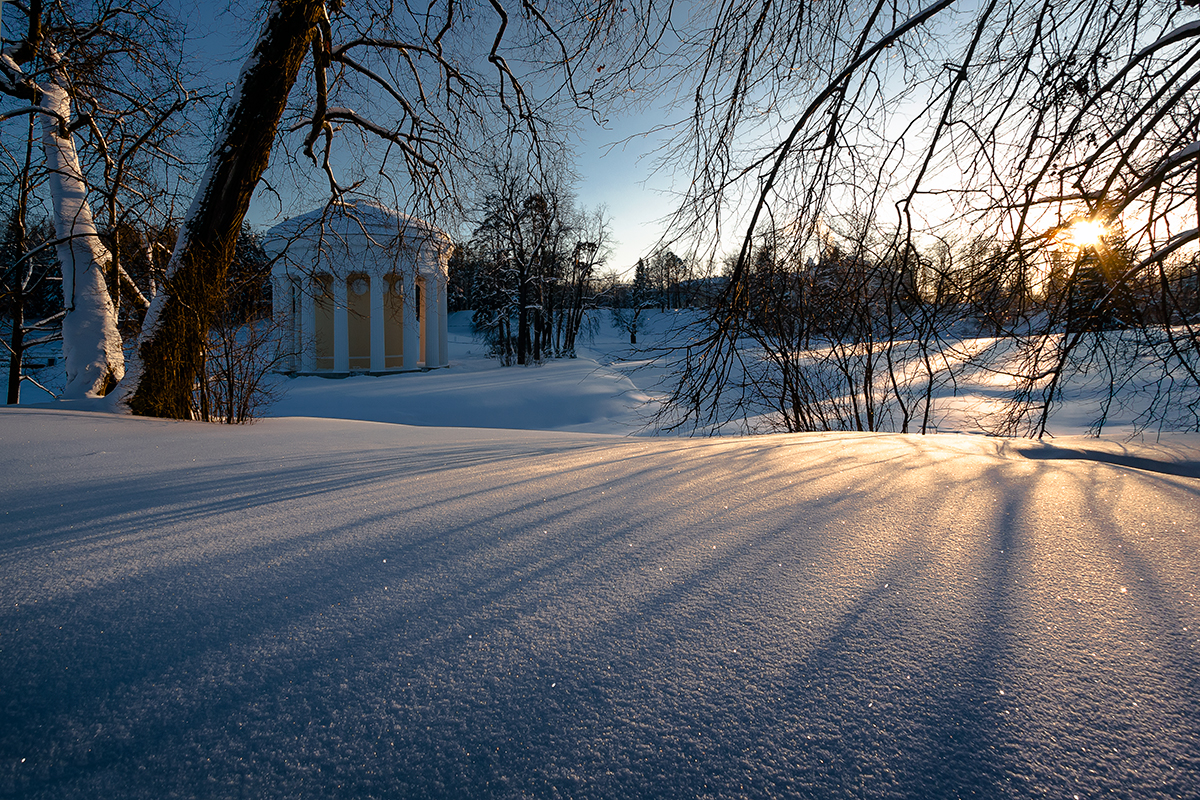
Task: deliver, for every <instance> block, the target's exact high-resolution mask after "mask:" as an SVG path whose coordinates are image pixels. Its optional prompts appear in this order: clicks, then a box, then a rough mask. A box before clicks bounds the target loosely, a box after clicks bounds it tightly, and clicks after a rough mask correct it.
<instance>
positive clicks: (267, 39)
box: [127, 0, 325, 419]
mask: <svg viewBox="0 0 1200 800" xmlns="http://www.w3.org/2000/svg"><path fill="white" fill-rule="evenodd" d="M324 15H325V2H324V0H276V2H274V3H272V5H271V10H270V11H269V12H268V18H267V22H266V25H265V26H264V28H263V32H262V35H261V36H260V37H259V40H258V44H257V45H256V46H255V48H254V52H253V53H251V55H250V57H249V59H247V61H246V64H245V65H244V66H243V67H242V73H241V76H240V77H239V79H238V92H237V94H235V96H234V98H233V99H232V101H231V102H230V109H229V117H228V119H227V121H226V123H225V127H224V130H223V131H222V133H221V135H220V136H219V137H218V138H217V140H216V142H215V143H214V146H213V150H212V154H211V156H210V157H209V165H208V171H207V173H206V174H205V176H204V178H203V179H202V180H201V182H200V186H199V189H198V191H197V193H196V196H195V198H194V199H193V200H192V205H191V208H190V209H189V210H188V214H187V217H186V219H185V220H184V222H183V226H182V228H181V230H180V232H179V241H178V242H177V243H176V245H175V252H174V253H173V254H172V256H171V262H170V264H169V265H168V267H167V274H166V278H165V280H164V281H163V285H162V288H161V291H160V292H159V293H158V295H157V296H156V297H155V298H154V301H153V302H152V303H151V306H150V311H149V312H148V313H147V315H146V321H145V324H144V326H143V329H142V336H141V339H140V340H139V342H138V361H139V362H140V364H139V365H138V373H139V374H138V375H136V376H135V380H136V384H135V385H133V386H131V387H130V392H131V394H129V395H127V398H128V399H127V402H128V403H129V407H130V409H131V410H132V411H133V413H135V414H142V415H145V416H152V417H173V418H176V419H187V418H190V417H191V416H193V408H194V401H193V389H194V387H195V385H196V383H197V381H199V380H201V379H202V377H203V371H204V351H205V346H206V343H207V338H208V331H209V329H210V328H211V326H212V322H213V319H214V315H215V314H216V313H217V312H218V311H219V310H220V308H221V306H222V304H223V302H224V300H225V293H226V286H225V284H226V278H227V273H228V270H229V264H230V262H231V261H232V259H233V252H234V247H235V245H236V243H237V237H238V232H239V231H240V230H241V227H242V219H243V217H245V215H246V209H247V208H248V207H249V205H250V197H251V195H252V194H253V193H254V187H255V186H256V185H257V184H258V181H259V178H260V177H262V173H263V171H264V170H265V169H266V167H267V161H268V159H269V157H270V154H271V146H272V144H273V143H274V141H275V133H276V130H277V128H278V126H279V120H280V118H281V117H282V116H283V112H284V108H285V106H286V104H287V98H288V94H289V93H290V92H291V90H292V85H293V84H294V83H295V81H296V75H297V74H298V73H299V71H300V66H301V64H302V63H303V62H304V58H305V56H306V54H307V51H308V46H309V44H310V42H311V41H312V39H313V35H314V32H315V31H316V28H317V25H318V22H319V21H320V20H321V19H322V18H323V17H324Z"/></svg>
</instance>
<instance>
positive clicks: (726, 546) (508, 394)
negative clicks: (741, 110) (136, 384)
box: [0, 326, 1200, 798]
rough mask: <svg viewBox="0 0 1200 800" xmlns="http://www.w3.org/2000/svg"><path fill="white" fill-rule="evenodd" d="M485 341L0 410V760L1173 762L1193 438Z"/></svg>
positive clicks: (821, 774)
mask: <svg viewBox="0 0 1200 800" xmlns="http://www.w3.org/2000/svg"><path fill="white" fill-rule="evenodd" d="M477 351H478V345H476V344H474V343H473V342H471V341H470V340H469V337H466V335H465V332H464V331H463V330H462V328H461V326H459V327H458V328H457V329H456V332H455V334H454V343H453V344H452V351H451V353H452V367H451V368H450V369H447V370H441V371H435V372H430V373H426V374H421V375H408V376H395V377H386V378H351V379H346V380H340V381H339V380H322V379H315V378H314V379H301V380H297V381H291V382H289V384H288V386H289V391H288V393H287V396H286V398H285V399H284V400H282V401H281V402H280V403H279V404H278V405H277V406H276V407H275V409H274V411H273V414H274V415H276V416H274V417H273V418H269V419H265V420H262V421H260V422H258V423H256V424H254V425H252V426H248V427H231V426H220V425H206V424H199V423H183V422H168V421H162V420H151V419H141V418H132V417H127V416H119V415H114V414H105V413H96V412H89V411H85V410H80V409H78V408H70V407H63V406H49V407H47V406H41V407H20V408H10V409H0V471H2V473H3V475H4V476H5V477H4V480H3V482H2V483H0V500H2V508H3V511H0V519H2V520H3V522H2V524H0V797H22V798H25V797H30V798H32V797H45V798H51V797H53V798H85V797H86V798H91V797H134V798H169V797H206V798H207V797H214V798H216V797H254V798H258V797H280V798H283V797H288V798H293V797H314V798H315V797H320V798H326V797H347V798H366V797H380V798H396V797H485V798H486V797H498V798H499V797H503V798H508V797H514V798H515V797H573V798H593V797H594V798H626V797H628V798H634V797H678V798H699V797H797V796H798V797H813V798H825V797H835V798H837V797H967V796H974V797H1062V798H1071V797H1075V796H1078V797H1081V798H1083V797H1098V796H1102V795H1103V796H1118V797H1131V798H1143V797H1146V798H1158V797H1162V798H1167V797H1172V798H1174V797H1189V796H1195V795H1196V792H1197V788H1196V787H1197V786H1200V652H1198V650H1200V608H1198V606H1197V598H1196V595H1197V593H1200V586H1198V584H1200V437H1197V436H1196V435H1180V434H1172V435H1167V436H1164V437H1162V438H1161V439H1160V440H1158V441H1156V442H1151V443H1136V442H1134V443H1126V442H1122V441H1120V440H1116V439H1101V440H1095V439H1084V438H1076V437H1072V436H1061V437H1059V438H1058V439H1056V440H1054V442H1053V443H1052V444H1038V443H1033V442H1026V441H1006V440H997V439H989V438H985V437H981V436H969V435H955V434H951V435H946V434H943V435H937V436H928V437H917V436H902V435H868V434H807V435H777V436H767V437H752V438H737V437H729V438H722V439H681V438H669V437H646V436H635V437H631V436H614V435H612V434H627V433H631V432H636V431H639V430H641V428H642V424H643V421H644V414H645V410H646V409H645V407H644V406H643V405H642V401H644V400H645V399H647V398H648V397H650V396H652V394H653V392H652V391H651V390H650V389H649V386H650V384H649V383H646V382H645V381H646V380H647V379H648V378H652V377H653V373H652V372H632V373H631V372H630V371H629V369H630V367H631V366H632V364H633V361H632V357H629V358H625V357H622V355H621V354H620V353H619V352H617V349H616V342H615V339H614V340H613V341H611V342H608V343H605V342H604V341H603V337H601V339H600V340H599V341H598V342H597V343H596V345H595V346H594V348H593V349H592V350H590V351H588V352H584V353H582V354H581V355H583V356H585V357H583V358H580V359H576V360H575V361H565V362H557V363H553V364H548V365H546V366H543V367H539V368H536V369H522V370H515V369H507V370H506V369H500V368H498V367H495V366H494V365H492V364H491V363H490V362H487V361H485V360H483V359H482V358H481V357H480V356H481V354H480V353H478V352H477ZM456 353H457V355H455V354H456ZM638 387H642V388H638ZM581 431H582V432H581Z"/></svg>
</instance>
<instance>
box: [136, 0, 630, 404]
mask: <svg viewBox="0 0 1200 800" xmlns="http://www.w3.org/2000/svg"><path fill="white" fill-rule="evenodd" d="M514 10H515V9H514ZM624 11H625V7H624V6H622V5H621V4H618V3H616V2H609V1H608V0H606V1H605V2H602V3H599V4H595V3H583V2H578V1H577V0H559V1H558V2H554V3H551V4H548V5H547V6H544V7H543V6H539V5H534V4H530V3H524V4H522V5H521V6H520V8H519V13H513V14H510V10H509V8H508V7H506V5H505V4H504V3H502V2H500V1H499V0H489V2H487V3H481V2H469V3H466V4H461V3H454V2H445V3H443V2H435V3H432V4H429V5H427V6H421V7H420V8H416V7H412V6H402V5H398V4H394V3H391V2H388V0H368V1H367V2H363V3H356V4H354V5H353V6H350V7H347V8H343V6H342V3H341V2H340V0H278V2H276V3H274V4H272V6H271V7H270V10H269V12H268V14H267V19H266V22H265V24H264V27H263V32H262V34H261V35H260V36H259V39H258V43H257V45H256V46H255V49H254V52H253V53H252V55H251V56H250V58H249V60H248V61H247V62H246V65H245V66H244V68H243V70H242V74H241V78H240V80H239V85H238V90H237V93H236V94H235V95H234V97H233V98H232V99H231V101H230V103H229V109H228V119H227V121H226V123H225V125H224V128H223V129H222V131H221V132H220V133H219V134H218V135H217V137H216V140H215V143H214V147H213V150H212V156H211V159H210V164H209V169H208V171H207V173H206V175H205V178H204V180H203V181H202V182H201V184H200V187H199V191H198V192H197V195H196V197H195V200H194V201H193V204H192V207H191V210H190V211H189V213H188V215H187V216H186V218H185V220H184V223H183V226H182V229H181V231H180V237H179V242H178V244H177V246H176V250H175V254H174V256H173V257H172V260H171V265H170V267H169V268H168V273H167V276H166V280H165V283H164V287H163V291H161V292H160V293H159V295H158V297H156V298H155V301H154V303H153V304H152V306H151V309H150V312H149V315H148V317H147V323H146V327H145V330H144V332H143V336H142V339H141V341H140V344H139V360H140V365H141V366H140V369H139V370H138V375H137V382H136V384H135V385H130V386H129V387H128V389H127V392H128V393H129V404H130V407H131V408H132V409H133V410H134V411H135V412H136V413H140V414H149V415H163V416H174V417H186V416H189V415H191V414H192V413H193V409H192V402H193V401H192V392H191V388H192V385H193V384H194V382H195V380H196V376H197V374H198V370H199V369H200V364H201V361H202V351H203V347H204V333H205V331H206V330H207V329H208V328H209V327H210V325H211V320H212V317H213V313H214V312H213V303H214V297H213V291H214V287H220V286H222V285H223V283H224V279H225V274H224V271H225V269H226V265H227V264H228V262H229V259H230V257H231V248H232V246H233V242H234V240H235V238H236V234H237V231H238V230H239V229H240V226H241V222H242V218H243V216H244V214H245V212H246V209H247V207H248V205H249V201H250V197H251V194H252V192H253V190H254V188H255V186H256V185H257V183H258V181H259V179H260V177H261V176H262V173H263V170H264V169H265V167H266V164H267V161H268V158H269V156H270V154H271V149H272V145H273V144H274V142H275V141H276V134H277V131H278V130H279V128H280V125H281V124H285V125H289V126H290V127H292V128H293V129H295V130H296V131H297V133H298V134H301V133H302V134H303V139H302V141H301V142H300V143H299V144H300V147H301V149H302V150H303V151H304V152H305V153H306V154H308V155H310V156H311V158H312V160H313V161H314V163H315V164H316V165H317V166H318V167H319V168H320V169H322V170H323V171H324V173H325V174H326V176H327V178H328V181H329V185H330V189H331V191H332V192H333V193H334V194H335V195H336V194H340V193H342V192H345V191H350V190H353V189H355V188H356V186H355V184H351V185H344V184H345V181H343V180H340V179H339V178H338V176H337V175H336V173H335V170H334V168H333V167H332V163H333V159H332V158H331V154H332V153H334V152H335V147H336V142H337V141H338V140H339V138H340V137H344V136H347V135H350V134H353V135H355V136H359V137H362V138H363V140H364V141H371V140H373V141H377V142H381V143H382V145H383V149H382V155H381V157H380V158H379V160H378V161H376V162H375V166H376V167H377V169H378V170H379V175H378V176H377V181H376V182H377V183H380V182H382V183H385V184H388V185H390V186H391V187H392V189H393V191H395V192H396V194H397V196H404V197H407V198H408V200H409V201H410V202H408V203H406V204H405V205H406V206H407V207H408V209H409V210H412V211H415V212H417V213H420V214H423V215H425V216H429V217H434V218H436V217H437V215H438V213H439V212H443V211H444V209H443V206H445V205H447V204H449V203H451V202H452V200H453V198H455V197H456V196H461V195H462V194H463V192H462V191H461V189H462V187H460V184H459V182H460V181H461V180H462V179H463V177H464V176H465V175H466V174H468V173H469V172H470V170H471V169H472V168H473V167H475V166H478V165H480V164H482V163H483V159H482V158H481V153H483V152H484V151H485V145H487V144H489V140H490V145H491V146H493V147H494V146H495V143H496V141H497V140H499V141H505V142H507V141H510V140H512V139H513V138H519V139H521V140H522V141H523V148H524V149H525V151H526V152H529V153H531V154H532V155H533V156H534V158H535V159H538V158H539V157H540V156H541V155H543V154H544V153H546V152H547V150H548V149H549V148H550V144H551V141H552V140H551V139H550V138H548V136H547V130H548V129H549V128H550V127H551V125H550V121H551V120H552V118H553V116H554V114H555V111H556V109H557V108H558V101H560V100H566V101H567V103H569V104H572V105H580V106H588V105H590V104H592V102H593V101H594V100H595V99H596V97H597V96H598V93H600V92H603V91H606V85H605V84H604V83H602V82H597V81H596V80H595V78H594V77H593V76H594V75H601V76H602V75H603V73H604V66H605V64H604V63H603V62H600V63H599V65H597V58H598V57H599V53H600V52H601V49H602V48H600V45H602V44H604V43H605V42H607V41H609V38H608V37H610V36H611V34H612V32H613V30H614V29H616V28H619V27H623V26H624V25H625V24H626V23H625V22H624V21H623V17H622V15H623V12H624ZM639 19H640V18H639ZM639 24H640V22H639ZM613 41H615V42H618V43H620V48H619V49H614V50H608V51H605V52H608V53H609V54H610V55H612V56H613V57H614V59H615V62H614V63H615V64H616V65H617V66H618V67H619V66H621V64H622V63H624V61H623V60H622V59H626V60H627V58H628V56H626V55H623V53H625V52H626V51H627V50H628V48H627V47H626V44H625V42H624V41H623V40H621V39H620V38H617V39H615V40H613ZM639 41H640V40H639ZM517 64H521V65H522V66H516V65H517ZM305 70H307V71H305ZM618 71H619V70H618ZM298 78H303V80H302V81H301V82H300V83H301V85H302V87H303V88H302V89H301V90H300V91H298V92H295V93H293V87H294V86H295V85H296V83H297V80H298ZM289 97H293V98H294V99H295V101H296V105H295V106H293V107H291V108H289V106H288V101H289ZM356 100H357V101H358V102H359V103H361V104H362V105H370V106H374V107H375V108H374V110H373V111H372V112H370V113H369V114H368V113H366V112H362V111H358V110H356V109H355V107H354V106H355V105H356ZM394 161H398V162H399V165H398V166H400V167H401V168H402V169H401V171H400V173H399V175H396V176H393V175H392V173H391V170H392V162H394Z"/></svg>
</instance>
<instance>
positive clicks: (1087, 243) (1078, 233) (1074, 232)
mask: <svg viewBox="0 0 1200 800" xmlns="http://www.w3.org/2000/svg"><path fill="white" fill-rule="evenodd" d="M1107 233H1108V229H1107V228H1106V227H1104V223H1102V222H1097V221H1096V220H1094V219H1081V220H1078V221H1076V222H1073V223H1071V226H1070V227H1069V228H1067V241H1068V242H1070V243H1071V244H1073V245H1075V246H1076V247H1095V246H1096V245H1098V244H1100V242H1101V241H1103V239H1104V236H1105V234H1107Z"/></svg>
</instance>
